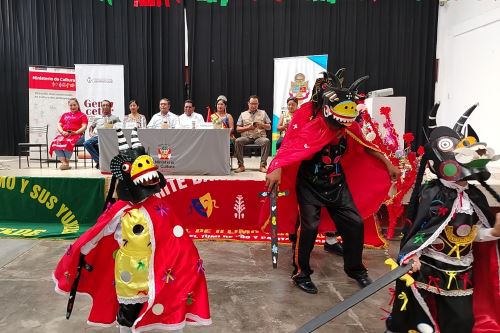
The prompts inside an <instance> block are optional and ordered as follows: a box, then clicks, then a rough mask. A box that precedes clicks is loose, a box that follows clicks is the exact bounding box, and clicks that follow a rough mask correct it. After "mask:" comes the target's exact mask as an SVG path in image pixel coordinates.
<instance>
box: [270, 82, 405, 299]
mask: <svg viewBox="0 0 500 333" xmlns="http://www.w3.org/2000/svg"><path fill="white" fill-rule="evenodd" d="M367 78H368V77H363V78H361V79H358V80H357V81H356V82H354V83H353V84H352V85H351V86H350V87H349V88H343V87H342V84H341V83H340V82H339V80H338V78H337V77H336V76H335V75H331V74H329V73H324V77H323V78H321V79H318V80H317V81H316V83H315V86H314V91H313V96H312V99H311V101H310V102H308V103H305V104H304V105H303V106H302V107H301V108H300V109H298V110H297V111H296V114H295V115H294V117H293V119H292V122H291V123H290V125H289V127H288V131H287V135H286V136H285V139H284V140H283V144H282V146H281V148H280V149H279V151H278V153H277V155H276V157H275V158H274V159H273V161H272V163H271V165H270V167H269V170H268V175H267V177H266V178H267V184H268V186H269V187H270V188H271V187H273V186H275V185H276V184H277V185H279V186H280V190H288V191H290V194H289V196H288V197H284V198H280V199H279V202H278V214H279V216H280V219H279V226H278V228H279V231H280V232H290V233H295V232H296V234H297V240H296V242H294V274H293V280H294V282H295V283H296V285H297V286H298V287H299V288H300V289H302V290H304V291H305V292H308V293H317V288H316V286H315V285H314V284H313V283H312V281H311V278H310V275H311V274H312V272H313V271H312V269H311V268H310V266H309V257H310V253H311V251H312V249H313V247H314V241H315V239H316V236H317V233H318V230H320V231H321V230H324V231H328V230H331V229H332V225H325V226H319V224H320V223H319V221H320V216H319V215H320V211H321V209H325V210H326V211H328V213H329V215H330V217H331V218H332V219H333V220H334V222H335V226H336V227H337V230H338V231H339V233H340V235H341V236H342V239H343V242H344V243H343V246H344V270H345V271H346V273H347V274H348V275H349V276H350V277H352V278H353V279H355V280H356V281H357V282H358V283H359V284H360V285H361V286H362V287H364V286H366V285H368V284H369V283H371V280H370V279H369V277H368V273H367V270H366V268H365V267H364V265H363V264H362V261H361V255H362V251H363V217H368V216H369V215H370V214H373V213H375V212H376V211H377V210H378V209H379V207H380V205H381V204H382V201H383V200H384V199H385V198H386V197H387V193H388V191H389V187H390V182H391V181H390V177H391V178H392V179H393V180H394V179H397V177H399V175H400V171H399V169H398V168H396V167H394V166H393V165H392V164H391V163H390V161H389V160H387V159H386V158H385V157H384V155H383V154H382V153H381V152H380V151H379V150H378V149H377V147H375V146H373V145H372V144H370V143H369V142H367V141H366V140H365V139H364V138H363V135H362V134H361V131H360V128H359V126H358V125H357V123H356V122H355V121H354V120H355V118H356V116H357V115H358V109H359V108H360V107H362V106H358V107H357V106H356V103H355V100H356V99H357V94H356V89H357V86H358V85H359V84H360V83H361V82H363V81H364V80H366V79H367ZM389 176H390V177H389ZM266 206H267V205H264V207H266ZM297 206H299V209H297ZM268 214H269V212H268V211H266V210H263V213H262V217H265V216H268ZM297 214H300V219H299V223H298V225H296V222H297Z"/></svg>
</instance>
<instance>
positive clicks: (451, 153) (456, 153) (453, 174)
mask: <svg viewBox="0 0 500 333" xmlns="http://www.w3.org/2000/svg"><path fill="white" fill-rule="evenodd" d="M477 106H478V104H475V105H473V106H472V107H470V108H469V109H468V110H467V111H465V112H464V114H463V115H462V116H461V117H460V119H459V120H458V121H457V123H456V124H455V126H454V127H453V128H449V127H446V126H436V114H437V110H438V108H439V103H438V104H436V105H434V107H433V108H432V110H431V112H430V114H429V121H428V129H429V131H430V136H429V142H428V143H427V144H426V145H425V153H426V155H427V158H428V160H429V165H430V169H431V171H432V172H433V173H435V174H436V175H437V176H438V177H439V178H442V179H445V180H449V181H458V180H478V181H485V180H487V179H488V178H489V177H490V176H491V174H490V172H489V171H488V169H487V168H486V165H487V164H488V163H489V162H490V161H495V160H498V159H499V158H500V155H495V151H494V150H493V149H492V148H488V147H487V145H486V143H484V142H480V141H479V137H478V136H477V134H476V133H475V131H474V130H473V129H472V127H471V126H470V125H468V126H467V129H468V130H467V135H465V133H464V131H463V130H464V129H465V127H464V125H465V122H466V121H467V119H468V118H469V116H470V115H471V114H472V112H473V111H474V109H475V108H476V107H477Z"/></svg>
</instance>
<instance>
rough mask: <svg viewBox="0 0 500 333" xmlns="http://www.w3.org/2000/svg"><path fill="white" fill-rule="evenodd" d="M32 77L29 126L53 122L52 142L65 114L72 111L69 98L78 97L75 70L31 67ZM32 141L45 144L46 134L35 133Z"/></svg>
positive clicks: (30, 77)
mask: <svg viewBox="0 0 500 333" xmlns="http://www.w3.org/2000/svg"><path fill="white" fill-rule="evenodd" d="M28 76H29V77H28V88H29V125H30V126H45V125H49V132H48V138H49V142H50V140H52V138H54V137H55V136H56V134H57V123H58V121H59V118H60V117H61V114H63V113H64V112H66V111H67V110H68V99H69V98H71V97H75V91H76V82H75V69H74V68H61V67H47V66H30V67H29V69H28ZM30 142H33V143H45V136H44V135H41V134H39V133H36V134H31V137H30Z"/></svg>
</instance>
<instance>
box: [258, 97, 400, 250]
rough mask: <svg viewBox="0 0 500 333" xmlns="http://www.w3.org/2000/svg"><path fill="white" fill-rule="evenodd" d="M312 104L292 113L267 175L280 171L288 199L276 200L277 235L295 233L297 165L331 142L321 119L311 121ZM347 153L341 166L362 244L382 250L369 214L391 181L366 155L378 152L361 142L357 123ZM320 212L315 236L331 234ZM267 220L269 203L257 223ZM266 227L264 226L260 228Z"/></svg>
mask: <svg viewBox="0 0 500 333" xmlns="http://www.w3.org/2000/svg"><path fill="white" fill-rule="evenodd" d="M312 113H313V108H312V103H311V102H307V103H305V104H303V105H302V106H301V108H300V109H298V110H297V111H295V113H294V116H293V118H292V121H291V122H290V125H289V126H288V130H287V132H286V136H285V138H284V140H283V143H282V144H281V147H280V149H279V150H278V153H277V154H276V156H275V157H274V159H273V161H272V162H271V164H270V166H269V169H268V173H270V172H272V171H273V170H275V169H277V168H281V169H282V173H281V185H280V190H281V191H285V190H287V191H288V192H289V194H288V196H286V197H280V198H279V199H278V228H279V230H278V231H279V232H288V233H290V232H295V222H296V220H297V214H298V209H297V196H296V193H295V182H296V178H297V172H298V169H299V166H300V163H301V162H302V161H303V160H307V159H310V158H312V157H313V156H314V154H315V153H317V152H318V151H320V150H321V149H322V148H323V147H324V146H325V145H326V144H328V143H329V142H331V141H332V139H333V135H334V133H333V132H332V131H331V130H330V129H329V127H328V125H327V123H326V120H325V119H324V118H323V117H316V118H314V119H311V118H312ZM346 132H347V134H348V135H347V150H346V152H345V153H344V155H343V156H342V159H341V165H342V169H343V171H344V174H345V177H346V181H347V184H348V186H349V190H350V192H351V195H352V197H353V200H354V203H355V205H356V207H357V208H358V210H359V213H360V214H361V216H362V217H363V219H364V220H365V244H366V245H370V246H373V247H382V246H385V245H386V242H385V241H384V240H383V239H382V237H381V236H380V234H379V232H378V225H377V221H376V219H375V218H373V214H375V213H376V212H377V211H378V209H379V208H380V206H381V204H382V202H383V201H384V200H385V199H386V198H387V194H388V192H389V188H390V186H391V181H390V178H389V174H388V172H387V168H386V166H385V165H384V163H383V162H382V161H380V160H379V159H378V158H376V157H374V156H372V155H370V154H368V153H366V151H365V147H367V148H370V149H372V150H375V151H380V150H379V149H378V148H377V147H376V146H374V145H373V144H371V143H370V142H368V141H366V140H365V139H364V136H363V135H362V133H361V129H360V127H359V125H358V123H356V122H354V123H353V124H352V126H350V127H349V128H348V129H347V130H346ZM325 212H326V211H325V210H323V212H322V214H321V223H320V226H319V232H325V231H332V230H334V229H335V228H334V226H333V225H332V223H331V219H330V217H329V216H328V214H325ZM268 216H269V202H268V201H267V200H266V202H265V203H264V205H263V209H262V211H261V220H262V221H266V220H267V218H268ZM266 227H267V223H265V224H264V227H263V228H266Z"/></svg>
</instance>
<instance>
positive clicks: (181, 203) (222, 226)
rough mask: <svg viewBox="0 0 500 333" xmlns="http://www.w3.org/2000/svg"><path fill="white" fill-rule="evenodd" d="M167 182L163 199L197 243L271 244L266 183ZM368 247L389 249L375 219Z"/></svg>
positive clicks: (284, 238) (283, 239)
mask: <svg viewBox="0 0 500 333" xmlns="http://www.w3.org/2000/svg"><path fill="white" fill-rule="evenodd" d="M166 180H167V185H166V186H165V187H164V188H163V190H162V192H161V193H160V196H162V197H168V199H169V201H170V202H171V203H172V205H173V206H174V208H175V213H176V214H177V215H178V216H179V218H180V219H181V220H182V221H183V222H184V227H186V228H187V229H188V231H189V233H190V235H191V237H192V238H193V239H200V240H241V241H255V242H261V241H268V240H269V241H270V239H271V238H270V235H269V234H268V233H264V232H262V231H261V230H260V227H261V226H260V225H259V214H260V208H261V206H262V204H263V201H264V199H263V198H261V197H259V193H260V192H263V191H265V190H266V188H265V182H264V181H256V180H220V179H218V180H207V179H183V178H167V179H166ZM278 205H279V201H278ZM325 215H327V214H325ZM322 219H328V220H329V217H328V216H324V215H323V214H322ZM330 221H331V220H330ZM332 230H334V225H333V223H332ZM278 231H279V216H278ZM278 237H279V242H280V243H288V242H289V240H288V234H286V233H278ZM323 242H324V237H323V236H322V235H319V236H318V238H317V240H316V244H322V243H323ZM365 244H366V245H367V246H369V247H377V248H380V247H385V246H386V243H385V241H384V240H383V238H382V237H381V236H380V233H379V230H378V221H377V220H376V219H375V217H370V218H368V219H366V220H365Z"/></svg>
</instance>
